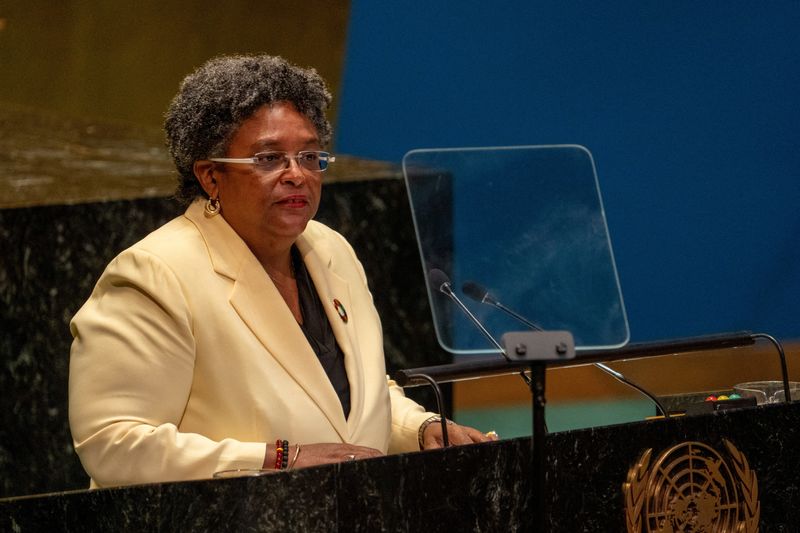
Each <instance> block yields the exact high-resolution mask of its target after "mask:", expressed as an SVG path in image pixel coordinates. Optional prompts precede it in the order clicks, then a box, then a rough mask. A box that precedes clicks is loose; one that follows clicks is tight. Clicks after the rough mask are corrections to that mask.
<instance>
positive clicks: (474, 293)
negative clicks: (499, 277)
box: [461, 281, 489, 303]
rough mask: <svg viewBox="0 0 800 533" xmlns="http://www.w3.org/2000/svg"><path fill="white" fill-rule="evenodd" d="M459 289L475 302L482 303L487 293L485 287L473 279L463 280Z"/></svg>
mask: <svg viewBox="0 0 800 533" xmlns="http://www.w3.org/2000/svg"><path fill="white" fill-rule="evenodd" d="M461 291H462V292H463V293H464V294H466V295H467V296H469V297H470V298H472V299H473V300H475V301H476V302H481V303H483V299H484V298H485V297H486V295H487V294H488V293H489V291H487V290H486V287H484V286H483V285H478V284H477V283H475V282H474V281H465V282H464V284H463V285H462V286H461Z"/></svg>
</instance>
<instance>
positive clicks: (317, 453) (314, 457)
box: [264, 442, 383, 468]
mask: <svg viewBox="0 0 800 533" xmlns="http://www.w3.org/2000/svg"><path fill="white" fill-rule="evenodd" d="M297 446H298V445H297V444H290V445H289V450H288V451H287V453H286V455H287V457H288V467H289V468H304V467H307V466H315V465H325V464H332V463H344V462H347V461H357V460H359V459H371V458H372V457H381V456H382V455H383V453H381V452H380V451H379V450H376V449H374V448H368V447H366V446H357V445H355V444H343V443H327V442H320V443H315V444H300V445H299V446H300V453H299V454H298V453H297ZM295 457H297V459H296V460H295ZM274 467H275V445H274V444H267V453H266V456H265V457H264V468H274Z"/></svg>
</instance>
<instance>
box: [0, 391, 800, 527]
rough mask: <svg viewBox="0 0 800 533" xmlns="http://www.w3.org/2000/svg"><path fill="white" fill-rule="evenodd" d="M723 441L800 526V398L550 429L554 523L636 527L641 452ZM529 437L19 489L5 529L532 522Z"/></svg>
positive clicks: (768, 515)
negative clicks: (632, 488) (345, 459)
mask: <svg viewBox="0 0 800 533" xmlns="http://www.w3.org/2000/svg"><path fill="white" fill-rule="evenodd" d="M724 439H727V440H728V441H730V442H732V443H734V444H735V446H736V447H737V449H738V450H740V451H741V453H742V454H743V455H744V456H746V457H747V459H748V462H749V466H750V468H751V469H752V472H755V475H756V477H757V483H758V493H759V501H760V530H761V531H769V532H773V531H786V532H790V531H797V530H798V527H800V480H799V479H798V472H800V454H798V453H796V451H795V447H796V443H797V442H798V439H800V404H797V403H795V404H789V405H769V406H762V407H755V408H747V409H741V410H731V411H726V412H717V413H712V414H707V415H700V416H694V417H681V418H673V419H670V420H653V421H645V422H637V423H631V424H624V425H617V426H608V427H604V428H594V429H585V430H577V431H570V432H563V433H557V434H551V435H548V437H547V447H546V453H547V464H548V467H547V494H546V495H545V498H546V505H545V507H546V520H545V522H546V523H547V524H548V529H549V530H550V531H565V532H576V531H585V532H612V531H614V532H617V531H626V517H627V510H626V501H625V498H624V497H623V491H622V486H623V483H624V482H625V481H626V478H627V475H628V472H629V470H630V469H631V467H633V466H635V463H636V460H637V458H638V457H639V456H640V454H641V453H642V451H643V450H645V449H654V450H661V449H666V448H669V447H671V446H674V445H676V444H678V443H680V442H684V441H695V442H701V443H705V444H706V445H708V446H710V447H712V448H715V449H722V448H723V441H724ZM530 444H531V443H530V439H529V438H520V439H514V440H507V441H499V442H494V443H487V444H479V445H472V446H465V447H459V448H450V449H446V450H435V451H426V452H418V453H410V454H404V455H397V456H387V457H383V458H378V459H372V460H367V461H359V462H354V463H345V464H339V465H331V466H323V467H315V468H309V469H305V470H297V471H288V472H280V473H275V474H269V475H265V476H262V477H250V478H233V479H213V480H203V481H192V482H183V483H164V484H154V485H142V486H135V487H125V488H115V489H101V490H96V491H73V492H64V493H55V494H50V495H41V496H34V497H22V498H10V499H4V500H0V530H2V531H23V532H24V531H171V532H172V531H223V530H224V531H276V532H285V531H341V532H345V531H347V532H358V531H476V532H486V531H531V524H532V519H533V517H532V516H531V514H530V513H531V509H532V507H533V505H532V502H533V498H534V494H533V493H532V483H531V477H532V476H531V471H530V459H531V456H530ZM650 530H653V529H649V530H644V529H643V531H650ZM661 530H663V531H667V530H668V529H666V528H665V529H661ZM694 531H703V529H701V528H696V529H694Z"/></svg>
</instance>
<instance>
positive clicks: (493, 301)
mask: <svg viewBox="0 0 800 533" xmlns="http://www.w3.org/2000/svg"><path fill="white" fill-rule="evenodd" d="M461 290H462V291H464V294H466V295H467V296H469V297H470V298H472V299H473V300H475V301H477V302H480V303H482V304H489V305H493V306H495V307H496V308H498V309H500V310H501V311H504V312H505V313H507V314H509V315H511V316H513V317H514V318H516V319H517V320H519V321H520V322H522V323H523V324H525V325H526V326H528V327H529V328H531V329H532V330H534V331H544V329H542V327H541V326H539V325H538V324H534V323H533V322H531V321H530V320H528V319H527V318H525V317H524V316H522V315H520V314H518V313H515V312H514V311H513V310H511V309H509V308H508V307H506V306H505V305H503V304H501V303H500V302H499V301H497V298H495V297H494V296H492V295H491V294H489V291H488V290H487V289H486V288H485V287H484V286H483V285H478V284H477V283H475V282H474V281H465V282H464V284H463V285H462V286H461Z"/></svg>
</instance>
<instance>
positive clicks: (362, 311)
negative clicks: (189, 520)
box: [69, 202, 432, 486]
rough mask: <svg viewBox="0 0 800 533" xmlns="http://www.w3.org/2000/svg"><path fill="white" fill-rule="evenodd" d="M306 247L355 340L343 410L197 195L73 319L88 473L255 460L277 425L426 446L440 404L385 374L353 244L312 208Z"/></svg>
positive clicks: (340, 324) (297, 431) (336, 327)
mask: <svg viewBox="0 0 800 533" xmlns="http://www.w3.org/2000/svg"><path fill="white" fill-rule="evenodd" d="M297 247H298V249H299V250H300V253H301V255H302V257H303V260H304V262H305V264H306V267H307V269H308V272H309V274H310V275H311V277H312V279H313V280H314V284H315V285H316V287H317V290H318V291H319V295H320V299H321V300H322V303H323V305H324V307H325V311H326V313H327V315H328V320H329V321H330V323H331V326H332V327H333V331H334V333H335V335H336V339H337V341H338V342H339V345H340V346H341V348H342V350H343V352H344V355H345V368H346V370H347V376H348V379H349V381H350V395H351V412H350V416H349V418H348V419H345V418H344V414H343V412H342V407H341V403H340V402H339V398H338V397H337V395H336V392H335V391H334V389H333V386H332V385H331V383H330V380H329V379H328V377H327V375H326V374H325V371H324V370H323V368H322V366H321V365H320V363H319V361H318V359H317V356H316V355H315V353H314V352H313V350H312V349H311V346H310V345H309V344H308V342H307V341H306V338H305V336H304V335H303V332H302V330H301V329H300V327H299V326H298V324H297V322H296V321H295V320H294V317H293V316H292V313H291V312H290V310H289V308H288V306H287V305H286V304H285V302H284V301H283V299H282V297H281V296H280V294H279V293H278V291H277V289H276V288H275V286H274V285H273V284H272V281H271V280H270V278H269V276H268V275H267V273H266V271H265V270H264V269H263V267H262V266H261V264H260V263H259V262H258V260H257V259H256V257H255V256H254V255H253V253H252V252H251V251H250V249H249V248H248V247H247V245H246V244H245V243H244V241H242V239H240V238H239V236H238V235H237V234H236V233H235V232H234V231H233V229H232V228H231V227H230V226H229V225H228V224H227V223H226V222H225V219H224V218H222V217H221V216H216V217H213V218H207V217H206V216H204V213H203V206H202V202H195V203H194V204H192V205H191V206H190V207H189V209H188V210H187V211H186V213H185V214H184V215H183V216H180V217H177V218H176V219H174V220H172V221H170V222H169V223H167V224H166V225H164V226H163V227H161V228H160V229H158V230H156V231H154V232H153V233H151V234H150V235H148V236H147V237H145V238H144V239H143V240H142V241H140V242H139V243H137V244H135V245H134V246H132V247H131V248H129V249H127V250H125V251H124V252H122V253H121V254H120V255H119V256H117V257H116V258H115V259H114V260H113V261H112V262H111V263H110V264H109V265H108V267H107V268H106V270H105V272H103V274H102V276H101V277H100V279H99V281H98V282H97V285H96V286H95V288H94V291H93V292H92V295H91V297H90V298H89V300H88V301H87V302H86V303H85V304H84V306H83V307H82V308H81V309H80V310H79V311H78V313H77V314H76V315H75V317H74V318H73V320H72V322H71V324H70V329H71V331H72V335H73V337H74V341H73V344H72V349H71V356H70V376H69V418H70V426H71V429H72V436H73V439H74V442H75V450H76V452H77V453H78V456H79V457H80V459H81V462H82V464H83V466H84V468H85V469H86V471H87V472H88V473H89V475H90V476H91V478H92V485H93V486H111V485H124V484H132V483H145V482H160V481H172V480H186V479H197V478H207V477H210V476H211V475H212V474H213V473H214V472H217V471H220V470H230V469H237V468H260V467H261V465H262V463H263V460H264V451H265V443H267V442H274V441H275V439H278V438H281V439H287V440H289V442H290V443H316V442H346V443H353V444H359V445H363V446H370V447H373V448H377V449H378V450H381V451H383V452H390V453H393V452H402V451H412V450H417V449H418V443H417V430H418V428H419V427H420V425H421V423H422V422H423V421H424V420H425V419H426V418H428V417H429V416H431V414H432V413H426V412H425V411H424V410H423V409H422V407H420V406H419V405H417V404H416V403H414V402H413V401H411V400H409V399H408V398H406V397H405V396H404V395H403V392H402V389H400V388H399V387H398V386H396V385H395V384H394V383H393V382H392V381H390V380H387V376H386V369H385V364H384V358H383V338H382V332H381V324H380V320H379V318H378V315H377V312H376V311H375V307H374V305H373V302H372V295H371V294H370V292H369V289H368V287H367V280H366V277H365V275H364V270H363V268H362V266H361V264H360V263H359V261H358V259H357V258H356V256H355V254H354V252H353V249H352V248H351V247H350V245H349V244H348V243H347V242H346V241H345V239H344V238H343V237H342V236H341V235H339V234H338V233H336V232H335V231H333V230H331V229H330V228H328V227H326V226H324V225H322V224H320V223H317V222H314V221H312V222H310V223H309V224H308V227H307V228H306V230H305V232H304V233H303V234H302V235H301V236H300V237H299V238H298V240H297ZM334 299H335V300H338V301H339V302H340V303H341V305H342V307H343V308H344V312H345V313H346V315H347V319H346V320H345V319H344V317H342V316H340V314H339V313H338V312H337V309H336V307H335V305H334Z"/></svg>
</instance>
